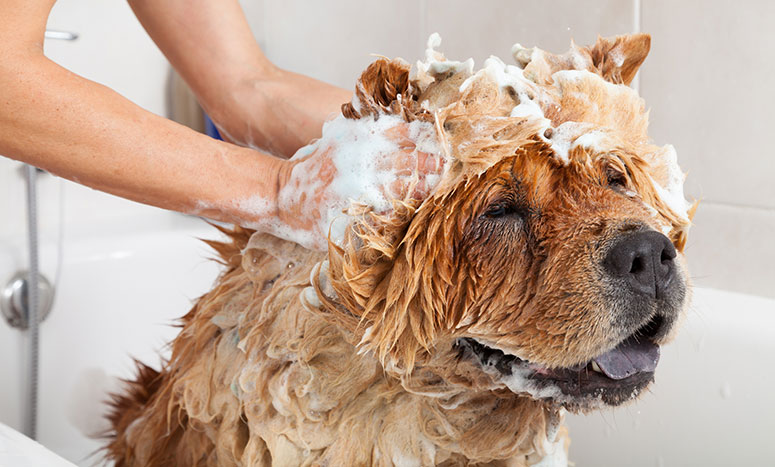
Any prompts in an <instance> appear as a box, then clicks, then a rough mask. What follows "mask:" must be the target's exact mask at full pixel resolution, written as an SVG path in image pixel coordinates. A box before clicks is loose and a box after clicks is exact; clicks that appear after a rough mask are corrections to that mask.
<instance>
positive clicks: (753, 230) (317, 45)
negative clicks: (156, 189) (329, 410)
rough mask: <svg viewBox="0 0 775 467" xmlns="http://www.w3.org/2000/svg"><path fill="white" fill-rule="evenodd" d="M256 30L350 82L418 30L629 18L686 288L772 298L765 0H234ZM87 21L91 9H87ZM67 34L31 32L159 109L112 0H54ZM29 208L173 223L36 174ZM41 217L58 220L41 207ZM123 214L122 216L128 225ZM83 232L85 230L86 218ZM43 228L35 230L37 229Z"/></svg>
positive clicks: (10, 184)
mask: <svg viewBox="0 0 775 467" xmlns="http://www.w3.org/2000/svg"><path fill="white" fill-rule="evenodd" d="M241 3H242V4H243V8H244V9H245V12H246V15H247V17H248V20H249V22H250V24H251V26H252V27H253V29H254V32H255V35H256V38H257V40H258V41H259V43H260V44H261V45H262V47H263V48H264V50H265V51H266V53H267V55H268V56H269V57H270V58H271V59H272V60H273V61H274V62H275V63H277V64H278V65H280V66H281V67H284V68H287V69H290V70H293V71H297V72H300V73H305V74H309V75H311V76H314V77H317V78H319V79H322V80H324V81H327V82H330V83H334V84H337V85H339V86H342V87H345V88H348V89H349V88H352V86H353V84H354V81H355V78H356V77H357V76H358V74H359V72H360V71H361V70H362V69H363V68H364V67H365V66H366V65H367V64H368V63H369V62H371V61H372V60H373V59H374V56H373V55H372V54H381V55H385V56H388V57H393V56H401V57H404V58H406V59H408V60H410V61H414V60H415V59H417V58H420V57H421V56H422V53H423V50H424V43H425V40H426V38H427V36H428V35H429V34H430V33H431V32H434V31H438V32H439V33H441V35H442V37H443V38H444V42H443V44H442V47H441V49H442V50H443V51H445V52H446V53H447V54H448V55H449V56H450V57H454V58H467V57H469V56H471V57H474V59H475V60H476V61H477V63H481V62H482V60H483V59H484V58H486V57H487V56H488V55H489V54H491V53H492V54H497V55H499V56H501V57H504V58H508V55H509V49H510V47H511V44H512V43H514V42H520V43H522V44H523V45H526V46H530V45H540V46H541V47H543V48H545V49H547V50H550V51H563V50H565V49H566V47H567V45H568V43H569V41H570V39H571V38H572V39H574V40H576V41H577V42H578V43H582V44H585V43H589V42H591V41H594V39H595V38H596V36H597V34H602V35H612V34H621V33H627V32H631V31H634V30H638V29H640V30H642V31H644V32H648V33H651V34H652V36H653V42H652V52H651V55H650V56H649V58H648V59H647V60H646V63H645V64H644V67H643V71H642V73H641V76H640V80H639V82H640V84H639V85H640V91H641V94H642V95H643V96H644V98H645V99H646V103H647V105H648V106H649V107H650V108H651V109H652V110H651V122H652V129H651V135H652V137H653V139H654V140H655V141H656V142H657V143H660V144H665V143H671V144H673V145H675V146H676V149H677V150H678V154H679V161H680V163H681V165H682V166H683V168H684V170H685V171H686V172H688V178H687V182H686V189H687V195H688V197H689V198H690V199H692V198H696V199H699V200H700V201H701V204H700V208H699V209H698V211H697V215H696V217H695V219H694V223H695V225H694V227H693V230H692V233H691V236H690V240H689V244H688V247H687V254H688V256H689V259H690V268H691V273H692V277H693V279H694V281H695V283H696V284H697V285H700V286H708V287H715V288H721V289H728V290H734V291H739V292H745V293H752V294H759V295H765V296H770V297H775V272H773V268H772V267H771V263H772V262H773V261H775V242H772V241H770V237H771V235H772V234H771V232H773V231H775V183H772V182H771V179H772V178H773V177H775V155H774V154H773V152H774V150H773V149H772V146H770V145H768V139H769V137H770V135H769V131H768V130H769V128H771V127H772V126H773V123H775V116H774V115H773V113H772V112H771V111H770V109H769V106H770V105H772V103H773V102H775V99H774V98H775V88H773V87H772V86H771V85H770V84H769V83H768V79H767V77H768V76H770V75H771V74H772V72H773V71H775V62H773V61H772V60H771V54H769V53H768V52H766V51H769V50H772V49H773V46H775V30H773V29H772V28H770V27H768V25H769V24H771V23H772V21H773V20H775V3H772V2H768V1H766V0H745V1H742V2H735V3H729V2H725V1H722V0H708V1H700V0H694V1H681V2H669V1H667V0H642V1H640V0H632V1H622V0H593V1H587V2H576V1H573V0H561V1H555V2H552V3H551V6H549V5H548V4H547V3H546V2H533V1H509V0H484V1H480V2H476V3H472V2H467V1H464V0H419V1H418V0H396V1H391V2H382V1H373V0H369V1H357V0H342V1H331V2H308V1H304V0H289V1H282V2H281V1H272V0H242V2H241ZM98 19H99V20H98ZM49 27H50V28H54V29H57V28H58V29H64V30H73V31H76V32H79V33H80V34H81V37H80V38H79V40H78V41H76V42H73V43H69V42H61V41H47V43H46V53H47V54H48V55H49V56H50V57H52V58H53V59H54V60H56V61H57V62H59V63H61V64H62V65H63V66H66V67H68V68H70V69H72V70H73V71H75V72H77V73H80V74H82V75H84V76H86V77H88V78H91V79H94V80H96V81H98V82H101V83H104V84H106V85H108V86H110V87H112V88H113V89H115V90H117V91H118V92H120V93H121V94H123V95H124V96H126V97H128V98H129V99H131V100H132V101H134V102H136V103H138V104H139V105H141V106H143V107H145V108H146V109H148V110H150V111H152V112H156V113H159V114H162V115H163V114H164V113H165V81H166V76H167V71H168V69H167V66H168V65H167V63H166V60H165V59H164V57H163V55H162V54H161V53H160V52H159V51H158V50H157V49H156V48H155V46H154V45H153V43H152V41H151V40H150V39H149V38H148V37H147V35H146V34H145V33H144V31H143V30H142V27H141V26H140V25H139V23H138V22H137V20H136V19H135V18H134V16H133V15H132V13H131V10H130V9H129V7H128V6H127V4H126V3H125V2H104V1H100V0H60V1H59V2H57V4H56V6H55V7H54V10H53V12H52V16H51V19H50V21H49ZM16 167H17V164H15V163H13V162H10V161H8V160H6V159H0V195H1V196H2V198H0V215H2V216H3V218H4V219H6V220H7V221H6V222H5V223H3V224H2V225H0V238H3V236H5V235H7V234H14V233H17V232H23V228H24V227H23V219H24V214H23V210H22V206H23V191H22V190H23V189H22V186H23V184H22V180H21V178H20V177H19V176H18V173H17V171H16ZM43 179H44V180H43V181H42V186H41V190H42V191H43V192H44V193H48V192H51V196H44V197H42V200H43V201H42V206H41V209H42V210H43V212H44V213H47V212H50V213H52V214H53V213H55V212H56V205H52V203H55V202H58V201H51V200H52V199H53V200H57V199H58V198H59V193H63V194H64V195H65V196H64V199H65V202H66V204H67V205H66V210H65V212H66V216H65V222H66V225H67V227H68V228H69V230H67V231H68V232H70V233H73V232H74V230H73V229H75V231H77V230H78V229H79V228H81V227H79V226H83V225H84V223H85V221H92V220H93V221H96V222H97V225H98V226H101V227H97V228H98V229H99V228H106V229H112V228H138V227H140V228H142V227H143V226H149V225H156V223H161V224H162V225H164V224H167V223H169V222H175V220H174V219H175V218H174V217H172V218H171V217H170V215H169V214H167V213H164V212H162V211H159V210H156V209H153V208H147V207H144V206H139V205H137V204H135V203H131V202H127V201H124V200H119V199H118V198H115V197H112V196H110V195H104V194H101V193H96V192H93V191H92V190H88V189H85V188H82V187H80V186H76V185H74V184H70V183H62V185H63V186H62V187H60V182H58V181H55V180H53V177H50V176H44V177H43ZM44 219H45V222H48V223H55V222H58V217H57V216H54V215H51V216H44ZM136 221H137V222H136ZM88 225H89V230H90V231H93V229H94V228H95V227H94V226H93V225H92V224H91V223H89V224H88ZM52 231H55V230H52V229H45V228H44V229H42V232H43V235H46V234H47V232H52Z"/></svg>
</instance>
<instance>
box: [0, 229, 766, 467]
mask: <svg viewBox="0 0 775 467" xmlns="http://www.w3.org/2000/svg"><path fill="white" fill-rule="evenodd" d="M218 236H219V235H218V233H217V232H216V231H215V229H213V228H212V227H209V226H207V225H206V224H204V223H203V222H200V221H187V222H186V223H185V225H184V226H182V227H176V228H172V229H167V230H165V231H147V232H142V231H140V232H132V233H126V232H123V231H121V230H120V229H117V230H116V231H114V232H112V233H109V234H102V235H99V236H92V237H88V236H79V237H76V238H75V239H74V240H73V241H68V242H65V247H64V256H63V263H62V270H61V276H60V277H61V279H60V281H59V290H58V293H57V297H56V302H55V305H54V308H53V311H52V312H51V315H50V316H49V318H48V319H47V320H46V321H45V323H43V325H42V330H41V340H42V349H41V352H42V353H41V377H40V387H41V393H40V409H39V410H40V422H39V440H40V442H41V443H42V444H43V445H44V446H46V447H47V448H48V449H50V450H52V451H53V452H55V453H57V454H59V455H60V456H62V457H64V458H65V459H68V460H70V461H71V462H74V463H75V464H78V465H92V464H94V463H96V462H97V461H98V460H99V457H98V455H97V456H95V455H94V452H95V451H96V450H97V449H99V448H100V446H101V443H100V442H99V441H98V440H94V439H93V438H90V436H93V435H95V434H97V433H98V432H99V431H100V430H102V429H104V428H105V425H104V423H102V422H100V415H101V413H102V412H103V411H104V407H103V406H102V405H101V403H100V402H101V401H102V400H104V397H105V393H106V391H108V390H110V389H112V388H115V385H116V377H129V376H131V375H132V369H133V362H132V357H136V358H139V359H140V360H142V361H144V362H148V363H152V364H158V362H159V352H161V353H162V354H165V353H166V348H165V343H166V342H168V341H169V340H170V339H172V338H173V337H174V336H175V334H176V332H177V329H176V328H173V327H171V326H170V324H171V323H173V322H174V320H175V319H176V318H178V317H180V316H182V315H183V314H185V313H186V312H187V311H188V309H189V307H190V305H191V301H192V300H193V299H195V298H196V297H197V296H199V295H200V294H202V293H204V292H206V291H207V290H209V288H210V286H211V285H212V283H213V280H214V279H215V278H216V276H217V274H218V271H219V268H218V266H217V264H216V263H215V262H213V261H209V260H208V257H210V256H212V252H211V251H210V250H209V249H208V248H207V247H206V245H205V244H204V243H202V242H201V241H199V240H198V239H197V237H203V238H217V237H218ZM0 246H2V245H0ZM52 248H54V245H51V244H45V243H44V245H43V251H42V256H43V257H44V258H46V257H51V256H52V251H51V249H52ZM14 258H16V259H14ZM14 261H16V262H18V261H19V259H18V254H15V253H13V252H12V250H8V248H6V249H5V250H3V249H2V248H0V265H5V266H2V267H6V266H7V265H9V264H10V265H12V264H14ZM6 269H8V268H6ZM7 273H9V271H6V270H0V276H3V275H5V274H7ZM21 339H22V337H21V335H20V333H18V332H17V331H15V330H11V329H10V328H8V326H6V325H5V323H0V352H2V354H3V356H4V357H9V356H10V358H3V359H0V381H4V382H5V383H4V388H3V391H2V395H1V396H0V422H3V423H5V424H7V425H10V426H11V427H14V428H17V429H18V428H19V427H20V426H21V401H22V400H23V399H22V397H23V390H24V388H22V387H18V386H19V385H18V384H14V382H15V381H19V380H20V375H21V374H22V372H23V370H22V366H21V364H20V363H19V362H20V361H21V359H20V354H21V351H22V349H23V346H22V342H21ZM773 359H775V300H770V299H764V298H758V297H754V296H746V295H741V294H736V293H729V292H724V291H719V290H709V289H696V290H695V291H694V303H693V306H692V308H691V310H690V312H689V314H688V317H687V319H686V322H685V323H684V326H683V330H682V332H681V334H680V336H679V337H678V339H677V340H676V341H675V342H674V343H672V344H671V345H669V346H666V347H664V348H663V352H662V360H661V363H660V366H659V368H658V370H657V375H656V384H654V385H653V387H652V388H651V390H650V391H649V393H647V394H645V395H644V396H643V397H642V399H641V400H639V401H638V402H636V403H633V404H630V405H628V406H626V407H621V408H618V409H615V410H606V411H603V412H597V413H593V414H590V415H587V416H578V415H569V416H568V418H567V423H568V425H569V429H570V433H571V439H572V443H571V448H570V459H571V460H572V461H574V462H575V463H576V465H577V466H581V467H583V466H621V465H628V466H649V467H653V466H673V465H676V466H685V465H703V466H711V465H719V466H721V465H772V459H773V455H772V453H770V451H769V448H768V443H769V442H771V439H772V437H773V435H775V396H773V394H774V393H775V392H774V391H773V388H775V372H773V371H772V369H773V368H775V367H774V366H773V363H772V360H773Z"/></svg>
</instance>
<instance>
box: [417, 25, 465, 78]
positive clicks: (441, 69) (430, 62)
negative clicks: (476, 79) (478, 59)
mask: <svg viewBox="0 0 775 467" xmlns="http://www.w3.org/2000/svg"><path fill="white" fill-rule="evenodd" d="M440 45H441V36H440V35H439V33H437V32H434V33H433V34H431V35H430V37H429V38H428V43H427V48H426V49H425V61H418V62H417V71H419V72H422V73H428V74H430V75H438V74H447V73H459V72H461V71H465V72H467V73H468V74H471V73H473V71H474V59H472V58H469V59H468V60H466V61H463V62H458V61H455V60H447V59H445V58H444V55H443V54H441V53H440V52H437V51H436V48H438V47H439V46H440Z"/></svg>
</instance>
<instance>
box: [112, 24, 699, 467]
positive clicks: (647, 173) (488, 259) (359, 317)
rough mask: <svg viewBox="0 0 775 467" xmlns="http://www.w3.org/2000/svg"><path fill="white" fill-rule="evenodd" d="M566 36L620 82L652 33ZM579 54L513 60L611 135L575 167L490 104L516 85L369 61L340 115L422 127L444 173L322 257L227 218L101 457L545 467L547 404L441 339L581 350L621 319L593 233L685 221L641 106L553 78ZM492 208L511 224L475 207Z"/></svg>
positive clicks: (126, 398)
mask: <svg viewBox="0 0 775 467" xmlns="http://www.w3.org/2000/svg"><path fill="white" fill-rule="evenodd" d="M573 47H574V49H575V50H576V53H577V54H580V56H581V57H582V58H583V59H584V60H585V61H583V63H584V64H585V66H586V67H587V69H588V70H590V71H593V72H594V73H597V74H598V75H600V76H602V77H603V78H605V79H606V80H607V81H608V82H609V83H625V84H626V83H629V81H630V80H631V79H632V77H633V76H634V74H635V71H637V68H638V66H639V65H640V64H641V63H642V62H643V59H645V56H646V53H647V52H648V36H645V35H637V36H624V37H620V38H614V39H600V40H598V42H597V44H596V45H594V46H592V47H589V48H577V47H575V46H573ZM612 50H619V52H617V53H621V54H623V56H624V57H625V59H624V60H623V61H621V60H619V61H618V62H621V63H620V66H616V65H615V63H617V61H616V60H612V59H611V57H610V52H611V51H612ZM523 58H524V57H523ZM517 59H518V60H519V59H520V57H519V56H518V57H517ZM574 64H575V65H574ZM578 64H579V61H578V60H576V61H575V62H574V61H572V60H570V59H569V58H568V57H567V56H562V55H551V54H547V53H544V52H540V53H539V54H533V56H532V59H531V60H528V61H527V62H526V63H525V65H526V73H528V72H529V73H531V74H532V76H533V79H534V81H535V82H536V83H537V84H536V87H537V89H539V87H541V86H543V87H544V88H545V89H549V88H551V89H550V90H549V91H547V92H553V93H555V94H554V97H555V98H556V101H557V104H558V105H557V106H556V107H552V108H550V109H546V114H547V117H548V118H550V119H551V120H552V122H553V124H554V125H555V126H556V125H559V124H560V123H562V122H564V121H568V120H573V121H585V122H589V123H591V124H593V125H596V126H600V127H607V128H612V129H613V131H612V133H611V136H610V141H611V142H612V143H611V147H610V151H608V152H605V153H592V152H590V151H589V150H587V149H584V148H576V149H575V150H573V151H572V152H571V154H570V159H571V161H570V163H568V164H563V163H561V162H560V161H558V160H557V159H556V158H555V157H553V156H552V150H551V147H550V146H549V145H548V144H547V143H546V140H545V137H544V138H542V137H541V135H539V134H537V131H538V129H537V128H536V127H535V126H534V125H532V124H531V123H529V122H528V121H526V120H524V119H521V118H509V117H505V116H504V112H505V115H507V109H509V108H511V107H513V105H514V99H515V96H513V95H510V94H509V93H503V92H501V91H499V90H498V89H497V88H496V87H495V86H493V85H491V84H488V82H485V81H475V82H474V83H472V85H471V86H469V87H468V88H467V89H466V91H465V92H463V93H462V94H461V93H460V91H458V89H459V87H460V83H461V82H462V77H457V76H435V77H424V79H425V82H422V79H420V80H418V81H415V82H410V79H409V75H408V67H407V66H406V65H405V64H403V63H402V62H398V61H392V62H389V61H386V60H379V61H377V62H375V64H373V65H372V66H370V67H369V68H368V69H367V70H366V71H365V72H364V74H363V76H362V77H361V79H360V80H359V84H358V87H357V89H356V96H357V98H358V99H359V101H360V105H359V106H358V107H359V110H356V109H355V107H353V106H352V105H350V104H347V105H345V106H343V113H344V115H345V116H346V117H348V118H356V119H357V118H375V117H378V116H379V115H380V114H381V113H393V114H398V115H402V116H403V117H404V118H405V119H406V120H407V121H411V120H413V119H420V120H424V121H428V122H433V123H434V124H435V125H436V127H437V130H438V132H439V137H440V138H442V139H443V140H445V141H446V143H447V146H446V147H448V148H450V152H451V154H450V157H451V159H450V161H449V162H448V163H449V164H450V165H449V167H448V170H447V172H446V175H445V177H444V178H443V180H442V181H441V184H440V186H439V187H438V188H437V189H436V191H435V192H434V194H433V195H432V196H431V197H429V198H427V199H424V200H416V199H405V200H397V201H396V203H395V210H394V213H393V214H392V215H391V216H389V217H382V216H379V215H377V214H375V213H371V212H368V211H366V212H363V213H362V215H361V216H360V217H359V219H358V220H357V221H356V222H354V223H353V225H351V228H350V230H349V231H348V235H347V237H346V240H345V242H344V243H343V245H341V246H337V245H334V244H331V245H330V248H329V252H328V253H319V252H313V251H309V250H306V249H304V248H302V247H300V246H298V245H295V244H291V243H288V242H285V241H282V240H279V239H277V238H274V237H271V236H269V235H263V234H256V233H253V232H252V231H249V230H246V229H242V228H235V229H234V230H227V231H224V232H225V233H226V234H227V235H228V237H229V240H228V241H225V242H210V244H211V246H212V247H213V248H214V249H215V250H216V251H217V252H218V254H219V256H220V257H221V260H222V262H223V263H224V268H225V270H224V272H223V273H222V275H221V276H220V278H219V280H218V282H217V284H216V286H215V287H214V289H213V290H212V291H210V292H209V293H207V294H206V295H204V296H203V297H202V298H201V299H199V301H198V302H197V303H196V305H195V306H194V308H193V309H192V310H191V312H189V313H188V314H187V315H186V316H185V317H184V318H183V320H182V330H181V332H180V334H179V336H178V337H177V338H176V339H175V340H174V341H173V343H172V357H171V359H170V361H169V362H167V363H166V364H165V365H164V367H163V368H162V370H161V371H160V372H156V371H154V370H152V369H150V368H148V367H145V366H143V365H139V372H138V377H137V379H136V380H135V381H132V382H131V383H129V384H128V386H127V389H126V391H125V392H124V393H122V394H120V395H117V396H115V399H114V405H113V410H112V413H111V415H110V420H111V423H112V425H113V427H114V432H113V434H112V436H111V439H110V442H109V445H108V446H107V457H108V458H109V459H111V460H113V461H115V462H116V465H118V466H124V465H331V466H338V465H391V464H394V463H395V464H399V463H401V462H409V463H411V462H414V463H415V464H419V465H433V464H443V465H467V464H477V465H479V464H489V465H511V466H518V465H529V464H532V463H534V462H537V461H538V460H540V458H541V457H542V456H543V454H544V446H545V444H544V443H545V441H546V438H547V432H548V431H551V430H552V427H551V426H550V425H551V424H552V423H554V422H556V417H557V409H558V407H557V406H556V405H555V404H552V403H549V402H544V401H538V400H534V399H532V398H530V397H528V396H522V395H515V394H513V393H512V392H510V391H509V390H508V389H506V388H505V387H504V386H503V385H502V384H501V385H498V384H496V383H494V382H493V380H492V379H491V378H490V377H489V376H488V375H487V374H485V373H483V372H482V371H481V369H480V368H479V367H478V365H477V364H476V363H475V362H473V361H472V360H470V359H465V358H461V355H460V353H459V352H457V351H456V350H455V346H454V342H455V339H456V338H457V337H459V336H476V337H478V338H481V339H484V340H486V341H487V342H492V343H494V344H497V345H498V346H499V347H501V348H506V349H514V351H515V352H519V355H521V356H524V357H525V358H527V359H529V360H531V361H536V362H540V363H542V364H544V365H547V366H552V367H562V366H570V365H575V364H578V363H580V362H585V361H588V360H589V359H590V358H592V357H594V356H596V355H599V354H600V353H601V352H602V351H604V350H607V349H609V348H611V347H612V346H613V345H615V344H616V342H618V340H620V339H621V338H622V337H623V336H624V335H626V332H628V331H629V330H630V329H629V327H627V326H624V325H621V324H620V318H621V316H620V315H621V314H622V313H623V312H622V311H621V310H619V311H617V310H618V309H617V305H616V303H615V302H616V300H614V299H612V298H611V297H610V296H609V295H610V293H609V292H608V286H607V285H606V284H605V282H604V281H597V280H590V278H594V277H599V276H600V265H599V264H600V257H601V255H603V254H604V253H605V251H606V248H607V246H608V245H610V243H611V242H612V241H613V239H614V238H615V237H616V235H618V234H620V233H622V232H626V231H627V230H628V229H630V230H631V229H638V228H653V229H657V230H659V229H661V228H662V227H663V226H665V225H668V226H669V228H670V238H671V240H672V241H673V243H674V244H675V245H676V247H677V248H678V249H679V250H681V249H682V248H683V245H684V244H685V239H686V232H687V229H688V220H686V219H682V218H681V217H680V216H679V215H678V214H677V213H674V212H672V211H670V209H669V208H668V206H667V205H666V204H665V203H664V202H663V200H661V199H660V198H659V196H658V195H657V193H655V191H654V189H653V186H652V185H651V183H650V182H649V180H648V177H652V178H654V179H655V180H657V181H660V180H663V179H664V177H665V176H666V175H665V173H664V167H663V163H662V162H661V160H660V154H661V152H660V151H661V149H660V148H658V147H656V146H652V145H651V144H649V143H648V142H647V141H648V138H647V135H646V126H647V116H646V113H645V111H644V107H643V102H642V100H640V99H639V98H638V97H637V96H636V95H635V94H634V93H633V92H631V91H629V90H626V89H624V88H623V87H622V90H621V92H618V91H617V93H616V94H615V95H614V94H612V89H613V88H610V87H608V85H607V84H606V83H604V82H602V80H581V81H579V82H576V83H565V84H564V85H563V86H565V88H564V89H562V91H563V92H560V91H559V90H556V89H555V88H556V86H555V87H552V85H551V82H552V80H551V75H552V74H553V73H554V72H555V71H557V70H560V69H569V68H570V69H572V68H573V67H574V66H577V65H578ZM421 78H423V77H421ZM573 86H576V87H577V89H568V88H569V87H573ZM539 90H540V89H539ZM571 91H574V92H571ZM579 95H586V96H592V102H594V103H595V104H596V105H597V108H599V109H605V112H599V111H595V110H594V109H592V108H590V103H589V101H584V102H582V101H580V100H579V99H578V96H579ZM398 96H400V97H398ZM574 96H575V97H574ZM423 101H428V103H429V105H425V106H423V105H421V103H422V102H423ZM493 116H497V117H501V118H492V117H493ZM544 136H545V135H544ZM612 179H613V180H616V183H617V186H616V187H612V186H611V180H612ZM624 189H628V190H633V191H635V192H637V196H636V197H635V198H632V197H628V196H624V195H622V193H621V190H624ZM501 201H503V202H507V203H510V204H509V206H510V209H513V210H514V212H513V213H512V214H513V216H516V217H513V218H511V219H510V221H503V220H497V221H493V220H492V219H488V218H487V216H486V215H485V213H486V211H487V209H488V207H490V206H492V205H493V204H494V203H496V204H497V203H498V202H501ZM644 205H648V206H651V207H653V208H654V209H656V211H657V213H658V214H657V215H656V216H654V215H652V214H651V211H650V210H649V209H648V208H646V207H645V206H644ZM509 222H510V223H509ZM325 261H327V263H325ZM309 287H314V292H315V293H314V294H310V293H309V292H310V291H309V290H306V291H305V289H308V288H309ZM675 318H676V319H677V315H676V317H675ZM620 328H621V329H620ZM625 328H626V329H625ZM668 338H669V336H667V335H665V336H660V340H662V341H664V340H666V339H668ZM579 408H583V407H579ZM563 434H564V432H563V431H562V430H561V432H560V438H559V439H560V441H561V442H564V443H565V449H567V440H565V441H563V439H564V438H563Z"/></svg>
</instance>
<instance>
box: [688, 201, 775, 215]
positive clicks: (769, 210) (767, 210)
mask: <svg viewBox="0 0 775 467" xmlns="http://www.w3.org/2000/svg"><path fill="white" fill-rule="evenodd" d="M699 201H700V205H699V208H698V209H702V206H703V205H707V204H709V205H712V206H723V207H727V208H736V209H753V210H755V211H762V212H765V213H775V207H767V206H753V205H750V204H741V203H727V202H724V201H711V200H706V201H703V200H699Z"/></svg>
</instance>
